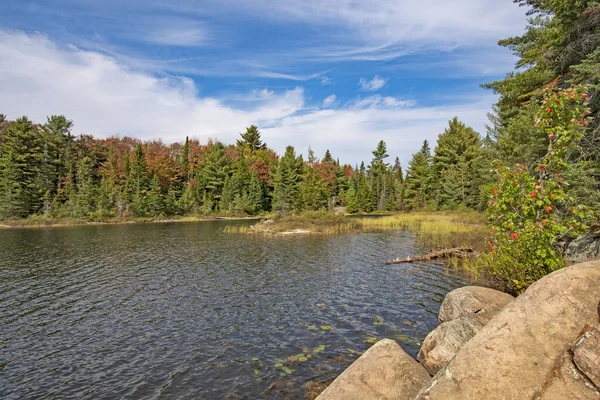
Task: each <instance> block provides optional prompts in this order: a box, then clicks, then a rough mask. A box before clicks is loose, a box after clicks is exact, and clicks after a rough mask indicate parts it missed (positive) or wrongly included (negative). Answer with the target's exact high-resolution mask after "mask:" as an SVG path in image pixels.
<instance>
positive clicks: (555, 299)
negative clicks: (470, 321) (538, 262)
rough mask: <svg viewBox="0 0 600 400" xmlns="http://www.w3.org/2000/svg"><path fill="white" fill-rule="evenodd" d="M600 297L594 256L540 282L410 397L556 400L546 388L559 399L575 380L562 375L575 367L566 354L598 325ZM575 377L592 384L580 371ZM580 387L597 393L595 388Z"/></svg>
mask: <svg viewBox="0 0 600 400" xmlns="http://www.w3.org/2000/svg"><path fill="white" fill-rule="evenodd" d="M599 302H600V261H593V262H588V263H584V264H578V265H573V266H571V267H568V268H563V269H561V270H559V271H556V272H554V273H552V274H550V275H548V276H546V277H544V278H542V279H540V280H539V281H538V282H536V283H534V284H533V285H531V287H530V288H529V289H528V290H527V291H526V292H525V293H524V294H522V295H521V296H519V297H518V298H517V299H515V300H514V301H513V302H511V303H510V304H508V305H507V306H506V307H505V308H504V309H503V310H502V311H501V312H500V313H499V314H498V315H496V316H495V317H494V318H493V319H492V320H490V321H489V323H488V324H487V325H485V326H484V327H483V328H482V329H481V331H479V333H478V334H477V335H476V336H475V337H473V338H472V339H471V340H470V341H469V342H468V343H466V344H465V345H464V346H463V347H462V349H461V350H460V351H459V352H458V354H457V355H456V356H455V357H454V359H452V361H450V363H449V364H448V365H447V366H446V367H445V368H444V369H442V370H441V371H440V372H439V373H438V374H436V375H435V376H434V377H433V378H432V380H431V381H430V382H429V383H428V384H427V385H426V386H425V387H424V388H423V389H422V390H421V391H420V392H419V394H418V395H417V396H416V398H417V399H429V400H436V399H440V400H452V399H461V400H475V399H477V400H479V399H534V398H544V399H553V398H559V397H555V395H554V394H553V393H552V392H550V391H549V389H551V388H553V387H554V389H553V390H555V394H556V396H560V394H561V393H566V392H565V391H568V390H569V388H571V387H573V385H575V384H576V383H575V382H571V381H572V380H573V379H575V378H569V376H568V374H566V372H568V371H577V370H575V369H573V368H575V366H574V365H573V363H572V362H571V361H570V360H569V359H568V355H569V352H570V351H571V348H572V346H573V344H574V343H576V342H577V341H578V339H579V338H580V337H581V335H582V333H585V332H586V331H587V330H589V328H590V327H593V326H595V325H596V324H598V312H597V308H598V303H599ZM565 357H567V358H565ZM561 369H564V371H565V373H561ZM577 377H578V379H579V378H581V379H582V382H583V383H586V382H587V383H588V384H589V383H590V381H589V379H587V378H586V379H583V378H582V376H581V374H580V373H579V374H578V375H577ZM557 379H568V380H571V381H568V382H566V383H565V382H563V383H562V384H560V382H559V381H558V380H557ZM586 386H587V387H588V388H589V389H590V390H591V392H590V393H592V395H593V396H596V394H595V392H597V389H596V388H595V387H594V386H591V385H586ZM593 396H592V397H589V396H588V398H592V399H593V398H595V397H593ZM567 398H569V397H567ZM574 398H577V397H574Z"/></svg>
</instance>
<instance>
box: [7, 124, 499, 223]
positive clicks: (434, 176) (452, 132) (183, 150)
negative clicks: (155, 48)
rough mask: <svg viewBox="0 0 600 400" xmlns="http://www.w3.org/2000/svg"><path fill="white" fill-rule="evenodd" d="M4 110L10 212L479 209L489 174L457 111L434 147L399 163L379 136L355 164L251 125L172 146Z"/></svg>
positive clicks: (90, 215)
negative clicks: (224, 137) (223, 136)
mask: <svg viewBox="0 0 600 400" xmlns="http://www.w3.org/2000/svg"><path fill="white" fill-rule="evenodd" d="M0 118H1V120H2V122H1V123H0V124H1V125H0V138H1V139H0V140H1V142H0V143H1V144H0V165H1V168H2V180H1V184H2V187H3V194H2V198H1V199H0V215H1V216H2V217H3V218H5V219H10V218H24V217H28V216H30V215H44V216H49V217H53V218H64V217H73V218H81V219H91V220H102V219H106V218H110V217H164V216H173V215H187V214H202V215H211V214H219V215H244V214H248V215H254V214H258V213H260V212H263V211H271V210H274V211H281V212H284V213H285V212H289V211H301V210H320V209H332V208H334V207H337V206H344V207H346V208H347V211H348V212H350V213H356V212H373V211H382V210H387V211H392V210H415V209H424V208H430V209H437V208H451V209H454V208H458V207H470V208H482V207H483V205H482V196H481V194H480V190H479V187H480V186H481V185H482V184H484V183H485V177H486V176H488V175H489V173H486V168H487V169H489V166H487V165H486V162H485V160H486V157H485V152H486V148H485V146H483V144H482V140H481V139H480V138H479V135H478V134H477V133H476V132H475V131H474V130H473V129H471V128H469V127H467V126H465V125H464V124H462V123H461V122H460V121H458V119H454V120H453V121H450V124H449V127H448V128H447V129H446V131H445V132H443V133H442V134H441V135H440V138H439V141H438V145H437V146H436V148H435V149H434V151H433V152H432V151H431V150H430V148H429V144H428V143H427V142H426V141H425V142H424V143H423V148H422V149H421V151H420V152H418V153H417V154H415V155H414V157H413V159H412V160H411V161H410V163H409V166H408V169H407V171H406V174H404V173H403V170H402V167H401V165H400V160H399V159H398V158H397V157H396V159H395V161H394V162H392V163H390V162H389V158H390V157H389V154H388V150H387V147H386V144H385V142H383V141H380V142H379V143H378V144H376V148H375V150H374V151H373V159H372V160H371V161H370V162H369V163H368V164H366V165H365V163H364V162H363V163H361V164H360V166H358V165H355V166H350V165H341V164H340V163H339V161H337V160H335V159H334V158H333V156H332V155H331V153H330V152H329V151H327V152H326V153H325V154H324V155H323V157H322V158H318V157H317V156H316V155H315V154H314V153H313V151H312V150H311V149H310V148H309V149H308V156H307V158H306V160H305V159H304V158H303V156H302V155H299V154H297V152H296V151H295V149H294V148H293V147H291V146H288V147H287V148H286V150H285V153H284V154H283V155H281V156H278V155H277V154H276V153H275V152H274V151H273V150H271V149H269V148H268V147H267V145H266V144H265V143H263V142H262V140H261V135H260V132H259V130H258V128H257V127H256V126H250V127H248V128H247V129H246V131H245V132H243V133H242V134H240V139H239V140H238V141H237V143H236V144H229V145H225V144H223V143H221V142H219V141H209V142H208V143H206V144H201V143H199V142H198V141H197V140H193V139H188V138H186V140H185V142H183V143H172V144H169V145H166V144H164V143H162V142H161V141H149V142H141V141H139V140H137V139H134V138H128V137H125V138H116V137H113V138H108V139H94V138H93V137H91V136H87V135H79V136H74V135H72V133H71V128H72V126H73V123H72V121H70V120H68V119H67V118H65V117H64V116H62V115H60V116H51V117H48V119H47V121H46V122H45V123H43V124H35V123H33V122H31V121H30V120H28V119H27V118H26V117H22V118H19V119H17V120H15V121H6V120H5V118H4V117H3V116H0ZM405 175H406V178H405Z"/></svg>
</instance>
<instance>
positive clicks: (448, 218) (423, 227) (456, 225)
mask: <svg viewBox="0 0 600 400" xmlns="http://www.w3.org/2000/svg"><path fill="white" fill-rule="evenodd" d="M357 220H358V222H359V224H360V226H361V229H362V230H363V231H378V230H407V231H411V232H414V233H415V234H416V235H417V237H418V238H419V240H420V241H421V243H423V244H424V245H426V246H430V247H432V248H449V247H473V248H474V249H475V250H477V251H482V250H484V249H485V238H486V235H487V233H488V230H487V228H486V227H485V218H484V216H483V214H481V213H477V212H466V211H465V212H438V213H425V212H416V213H403V214H395V215H392V216H385V217H378V218H357Z"/></svg>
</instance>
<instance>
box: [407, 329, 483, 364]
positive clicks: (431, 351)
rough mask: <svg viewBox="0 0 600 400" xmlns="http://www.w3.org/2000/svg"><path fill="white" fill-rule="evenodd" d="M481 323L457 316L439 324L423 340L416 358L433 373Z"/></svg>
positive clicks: (473, 334)
mask: <svg viewBox="0 0 600 400" xmlns="http://www.w3.org/2000/svg"><path fill="white" fill-rule="evenodd" d="M481 328H483V325H482V324H481V323H479V322H478V321H477V320H475V319H474V318H459V319H454V320H452V321H448V322H444V323H442V324H440V325H439V326H438V327H437V328H435V329H434V330H433V331H431V332H429V335H427V337H426V338H425V340H424V341H423V345H422V346H421V349H420V350H419V354H418V355H417V360H419V362H420V363H421V365H422V366H423V367H424V368H425V369H426V370H427V372H429V374H430V375H435V374H437V372H438V371H439V370H440V369H442V368H444V367H445V366H446V364H448V363H449V362H450V360H452V359H453V358H454V356H455V355H456V353H458V351H459V350H460V349H461V347H463V346H464V345H465V343H467V342H468V341H469V340H471V338H472V337H473V336H475V334H477V332H479V331H480V330H481Z"/></svg>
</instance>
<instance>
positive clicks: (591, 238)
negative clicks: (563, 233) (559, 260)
mask: <svg viewBox="0 0 600 400" xmlns="http://www.w3.org/2000/svg"><path fill="white" fill-rule="evenodd" d="M566 256H567V260H568V261H569V262H572V263H580V262H585V261H590V260H595V259H598V258H600V232H590V233H586V234H585V235H582V236H580V237H578V238H577V239H575V240H573V241H572V242H571V243H569V246H568V247H567V254H566Z"/></svg>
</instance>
